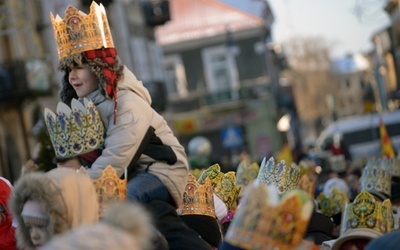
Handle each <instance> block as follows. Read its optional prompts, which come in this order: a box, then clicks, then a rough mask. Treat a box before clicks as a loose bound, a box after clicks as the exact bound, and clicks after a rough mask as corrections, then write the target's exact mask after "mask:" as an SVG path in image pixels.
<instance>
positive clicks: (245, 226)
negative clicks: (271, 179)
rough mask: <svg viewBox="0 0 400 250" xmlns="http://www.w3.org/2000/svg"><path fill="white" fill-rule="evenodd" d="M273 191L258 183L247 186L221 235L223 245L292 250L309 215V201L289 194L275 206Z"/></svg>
mask: <svg viewBox="0 0 400 250" xmlns="http://www.w3.org/2000/svg"><path fill="white" fill-rule="evenodd" d="M277 197H278V194H277V191H276V189H275V188H268V187H267V186H266V185H265V184H264V183H261V182H260V181H254V182H252V183H250V184H249V185H248V188H247V190H246V193H245V195H244V196H243V198H242V200H241V202H240V205H239V206H238V208H237V210H236V212H235V216H234V217H233V220H232V222H231V224H230V226H229V229H228V231H227V233H226V235H225V239H226V241H227V242H228V243H229V244H231V245H233V246H236V247H240V248H243V249H280V250H286V249H296V246H298V245H299V244H300V243H301V241H302V239H303V235H304V232H305V231H306V229H307V225H308V221H309V219H310V217H311V214H312V211H313V202H312V200H311V198H310V197H309V196H308V195H307V194H306V193H305V192H303V191H301V190H291V191H289V192H287V193H285V195H284V196H283V198H282V199H281V200H280V202H278V200H279V199H278V198H277Z"/></svg>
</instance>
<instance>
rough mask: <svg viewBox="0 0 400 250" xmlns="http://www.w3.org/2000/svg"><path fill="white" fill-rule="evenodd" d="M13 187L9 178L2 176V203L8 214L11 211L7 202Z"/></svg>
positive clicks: (0, 196) (0, 189)
mask: <svg viewBox="0 0 400 250" xmlns="http://www.w3.org/2000/svg"><path fill="white" fill-rule="evenodd" d="M11 189H12V186H11V183H10V182H9V181H8V180H7V179H5V178H3V177H0V205H1V206H2V207H3V208H4V210H5V212H6V214H7V215H9V213H10V210H9V209H8V206H7V202H8V198H9V197H10V195H11Z"/></svg>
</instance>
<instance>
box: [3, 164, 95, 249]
mask: <svg viewBox="0 0 400 250" xmlns="http://www.w3.org/2000/svg"><path fill="white" fill-rule="evenodd" d="M27 200H36V201H40V202H42V203H43V206H44V209H45V211H46V213H47V214H48V216H49V218H50V220H49V221H50V222H49V225H48V231H49V233H50V238H51V237H52V236H53V235H57V234H60V233H63V232H65V231H67V230H70V229H73V228H75V227H77V226H78V225H80V224H83V223H93V222H96V221H97V220H98V213H99V205H98V202H97V196H96V191H95V188H94V185H93V183H92V181H91V179H90V178H89V177H88V176H86V175H84V174H81V173H77V172H75V171H74V170H72V169H68V168H56V169H53V170H51V171H49V172H47V173H42V172H33V173H29V174H26V175H24V176H22V177H21V178H20V179H19V180H18V182H17V184H16V185H15V189H14V191H13V195H12V197H11V200H10V209H11V212H12V214H13V216H14V218H15V219H16V220H17V223H18V227H17V229H16V232H17V243H18V247H20V248H23V249H31V248H33V247H34V246H33V244H32V241H31V240H30V235H29V231H28V229H27V228H26V226H25V224H24V221H23V219H22V217H21V212H22V209H23V206H24V204H25V202H26V201H27Z"/></svg>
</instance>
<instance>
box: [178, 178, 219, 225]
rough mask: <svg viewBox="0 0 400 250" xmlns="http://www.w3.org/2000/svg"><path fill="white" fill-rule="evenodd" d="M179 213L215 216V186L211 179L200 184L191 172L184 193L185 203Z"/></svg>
mask: <svg viewBox="0 0 400 250" xmlns="http://www.w3.org/2000/svg"><path fill="white" fill-rule="evenodd" d="M178 214H179V215H193V214H197V215H207V216H211V217H213V218H215V208H214V196H213V187H212V185H211V181H210V179H208V178H206V179H205V180H204V184H199V183H198V182H197V180H196V177H194V176H193V175H192V174H191V173H189V174H188V181H187V184H186V188H185V192H184V193H183V203H182V205H181V206H180V207H179V209H178Z"/></svg>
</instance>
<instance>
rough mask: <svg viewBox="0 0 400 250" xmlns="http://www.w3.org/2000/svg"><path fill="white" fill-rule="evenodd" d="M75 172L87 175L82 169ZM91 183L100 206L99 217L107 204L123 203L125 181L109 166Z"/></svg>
mask: <svg viewBox="0 0 400 250" xmlns="http://www.w3.org/2000/svg"><path fill="white" fill-rule="evenodd" d="M77 172H79V173H83V174H87V171H86V169H85V168H84V167H81V168H80V169H78V170H77ZM125 176H126V173H125ZM92 182H93V184H94V187H95V189H96V194H97V200H98V202H99V205H100V210H99V212H100V217H101V216H102V214H103V212H104V209H105V208H106V207H107V204H108V203H110V202H113V201H125V199H126V183H127V179H126V178H124V179H121V178H119V177H118V175H117V172H116V171H115V169H114V168H113V167H112V166H111V165H108V166H107V167H106V168H105V169H104V170H103V173H102V174H101V176H100V177H99V178H97V179H92Z"/></svg>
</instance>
